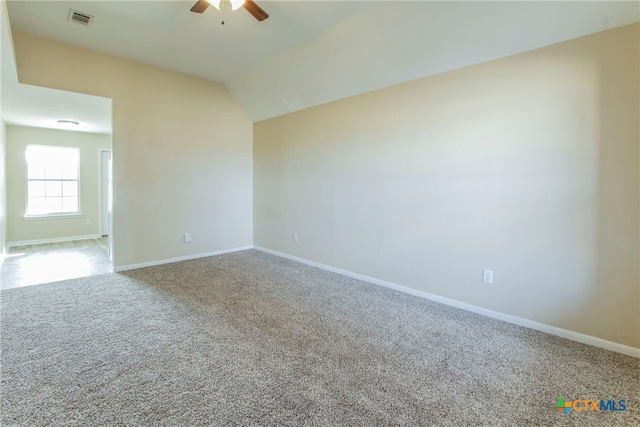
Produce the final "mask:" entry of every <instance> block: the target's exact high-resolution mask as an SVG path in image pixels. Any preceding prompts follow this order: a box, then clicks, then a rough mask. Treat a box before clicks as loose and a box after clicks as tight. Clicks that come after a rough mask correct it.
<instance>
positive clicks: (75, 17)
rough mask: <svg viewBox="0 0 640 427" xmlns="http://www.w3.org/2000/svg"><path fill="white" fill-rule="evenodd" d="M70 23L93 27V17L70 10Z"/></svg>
mask: <svg viewBox="0 0 640 427" xmlns="http://www.w3.org/2000/svg"><path fill="white" fill-rule="evenodd" d="M68 20H69V21H71V22H75V23H76V24H81V25H86V26H89V25H91V21H92V20H93V16H91V15H87V14H86V13H82V12H78V11H77V10H73V9H69V19H68Z"/></svg>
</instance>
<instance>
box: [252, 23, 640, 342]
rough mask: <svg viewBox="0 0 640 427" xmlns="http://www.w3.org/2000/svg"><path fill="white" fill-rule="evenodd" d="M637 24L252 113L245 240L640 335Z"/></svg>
mask: <svg viewBox="0 0 640 427" xmlns="http://www.w3.org/2000/svg"><path fill="white" fill-rule="evenodd" d="M638 28H639V26H638V25H633V26H626V27H622V28H619V29H615V30H610V31H606V32H603V33H599V34H595V35H592V36H588V37H584V38H580V39H576V40H573V41H569V42H565V43H561V44H557V45H554V46H550V47H546V48H543V49H539V50H535V51H531V52H528V53H524V54H521V55H517V56H513V57H509V58H506V59H502V60H498V61H492V62H489V63H485V64H481V65H477V66H473V67H469V68H465V69H461V70H458V71H454V72H449V73H445V74H441V75H437V76H433V77H429V78H425V79H421V80H417V81H414V82H410V83H407V84H403V85H399V86H395V87H391V88H387V89H384V90H379V91H375V92H371V93H368V94H364V95H361V96H356V97H353V98H349V99H345V100H341V101H337V102H333V103H330V104H326V105H322V106H319V107H315V108H311V109H308V110H304V111H300V112H295V113H291V114H287V115H285V116H281V117H278V118H275V119H270V120H266V121H262V122H258V123H256V124H255V125H254V244H255V245H257V246H262V247H266V248H269V249H272V250H276V251H280V252H284V253H287V254H291V255H294V256H298V257H302V258H306V259H309V260H312V261H316V262H320V263H323V264H327V265H330V266H334V267H337V268H341V269H346V270H349V271H352V272H355V273H359V274H363V275H367V276H372V277H375V278H378V279H381V280H386V281H390V282H394V283H398V284H401V285H404V286H409V287H412V288H415V289H418V290H421V291H426V292H430V293H433V294H437V295H440V296H444V297H448V298H452V299H455V300H459V301H462V302H465V303H469V304H474V305H477V306H480V307H484V308H487V309H490V310H495V311H498V312H502V313H506V314H509V315H515V316H519V317H522V318H526V319H530V320H533V321H537V322H541V323H544V324H547V325H552V326H556V327H560V328H564V329H568V330H572V331H575V332H579V333H583V334H587V335H591V336H595V337H599V338H603V339H606V340H610V341H613V342H617V343H621V344H624V345H629V346H634V347H640V331H639V324H640V317H639V312H640V306H639V305H640V292H639V287H640V285H639V277H638V274H639V270H638V257H639V254H638V251H639V249H638V246H639V223H640V217H639V213H638V210H639V193H640V189H639V181H638V159H639V152H638V141H639V137H640V135H639V126H638V117H639V111H638V103H639V99H638V91H639V87H638V76H639V68H638V58H639V57H640V50H639V46H638V42H639V31H638ZM294 232H295V233H298V237H299V241H298V242H297V243H296V242H293V240H292V237H291V236H292V233H294ZM483 268H488V269H491V270H493V271H494V273H495V277H494V284H493V285H483V284H482V283H481V282H482V280H481V277H482V269H483Z"/></svg>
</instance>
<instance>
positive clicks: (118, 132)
mask: <svg viewBox="0 0 640 427" xmlns="http://www.w3.org/2000/svg"><path fill="white" fill-rule="evenodd" d="M13 40H14V46H15V51H16V58H17V65H18V76H19V79H20V82H22V83H28V84H32V85H37V86H45V87H51V88H55V89H63V90H68V91H73V92H80V93H87V94H91V95H98V96H103V97H107V98H112V99H113V177H114V201H113V203H114V218H113V225H114V229H113V235H114V241H115V248H114V257H115V259H114V264H115V266H116V268H117V267H119V266H124V265H131V264H136V263H144V262H153V261H158V260H163V259H169V258H174V257H181V256H190V255H197V254H200V253H206V252H212V251H218V250H225V249H231V248H236V247H241V246H245V245H251V242H252V197H251V194H252V124H251V121H250V120H249V119H248V117H247V116H246V114H245V113H244V111H243V110H242V109H241V108H240V106H239V105H238V104H237V103H236V102H235V101H234V100H233V99H232V97H231V95H230V94H229V92H228V91H227V90H226V89H225V88H224V87H223V86H222V85H221V84H218V83H214V82H210V81H206V80H202V79H198V78H195V77H191V76H187V75H184V74H180V73H177V72H173V71H168V70H163V69H160V68H157V67H153V66H150V65H144V64H141V63H137V62H134V61H130V60H126V59H120V58H116V57H113V56H109V55H104V54H100V53H97V52H93V51H90V50H86V49H82V48H78V47H74V46H70V45H67V44H63V43H58V42H55V41H51V40H47V39H42V38H39V37H36V36H33V35H28V34H24V33H14V34H13ZM185 232H191V234H192V236H193V242H192V243H190V244H185V243H183V233H185Z"/></svg>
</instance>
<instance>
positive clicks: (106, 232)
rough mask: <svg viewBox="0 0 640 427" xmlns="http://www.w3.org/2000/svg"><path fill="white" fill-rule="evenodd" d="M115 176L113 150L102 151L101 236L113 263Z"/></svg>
mask: <svg viewBox="0 0 640 427" xmlns="http://www.w3.org/2000/svg"><path fill="white" fill-rule="evenodd" d="M112 189H113V174H112V168H111V150H100V234H101V236H102V238H106V239H107V253H108V255H109V260H110V261H111V262H112V263H113V254H112V250H111V240H112V239H111V222H112V219H111V218H112V205H113V202H112V196H111V195H112V191H113V190H112Z"/></svg>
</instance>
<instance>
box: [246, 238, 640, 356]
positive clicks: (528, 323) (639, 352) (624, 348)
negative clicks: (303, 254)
mask: <svg viewBox="0 0 640 427" xmlns="http://www.w3.org/2000/svg"><path fill="white" fill-rule="evenodd" d="M254 249H256V250H258V251H261V252H265V253H268V254H271V255H275V256H279V257H281V258H287V259H290V260H292V261H297V262H300V263H302V264H307V265H310V266H312V267H317V268H320V269H322V270H327V271H331V272H333V273H338V274H342V275H343V276H347V277H351V278H353V279H358V280H362V281H363V282H369V283H372V284H374V285H380V286H384V287H386V288H391V289H395V290H397V291H400V292H404V293H407V294H411V295H415V296H418V297H422V298H426V299H428V300H431V301H435V302H439V303H441V304H445V305H449V306H451V307H455V308H460V309H462V310H467V311H471V312H473V313H478V314H482V315H484V316H487V317H491V318H494V319H498V320H502V321H504V322H508V323H513V324H515V325H519V326H524V327H526V328H530V329H535V330H537V331H540V332H546V333H548V334H551V335H556V336H559V337H562V338H567V339H569V340H572V341H577V342H580V343H583V344H588V345H592V346H594V347H599V348H603V349H605V350H610V351H615V352H617V353H622V354H626V355H627V356H632V357H636V358H640V348H635V347H631V346H628V345H624V344H619V343H616V342H613V341H607V340H604V339H602V338H597V337H592V336H590V335H584V334H581V333H578V332H574V331H570V330H567V329H562V328H558V327H555V326H550V325H545V324H544V323H539V322H534V321H533V320H528V319H524V318H522V317H517V316H512V315H510V314H504V313H500V312H498V311H493V310H489V309H486V308H482V307H478V306H476V305H472V304H467V303H464V302H461V301H457V300H454V299H450V298H445V297H441V296H438V295H434V294H431V293H428V292H423V291H419V290H417V289H413V288H409V287H406V286H402V285H398V284H396V283H392V282H386V281H384V280H380V279H376V278H375V277H369V276H364V275H362V274H357V273H353V272H351V271H348V270H343V269H341V268H336V267H331V266H329V265H325V264H320V263H318V262H315V261H309V260H307V259H304V258H299V257H296V256H293V255H289V254H285V253H282V252H278V251H274V250H271V249H266V248H262V247H260V246H254Z"/></svg>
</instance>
